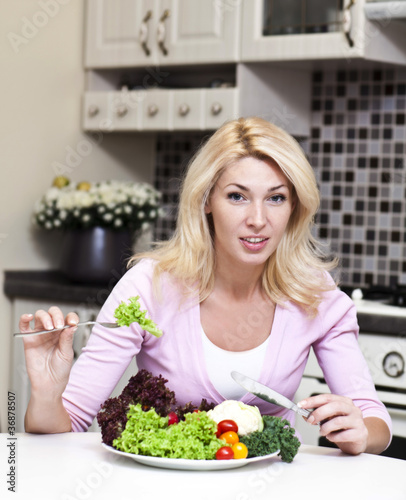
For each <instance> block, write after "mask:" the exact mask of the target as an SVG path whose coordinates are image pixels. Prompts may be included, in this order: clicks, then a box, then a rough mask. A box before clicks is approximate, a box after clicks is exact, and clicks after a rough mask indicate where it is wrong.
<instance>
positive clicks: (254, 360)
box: [201, 328, 269, 400]
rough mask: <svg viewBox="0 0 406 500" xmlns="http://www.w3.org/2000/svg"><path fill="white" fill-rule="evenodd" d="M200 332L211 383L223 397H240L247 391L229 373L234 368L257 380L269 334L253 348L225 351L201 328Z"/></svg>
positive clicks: (236, 398)
mask: <svg viewBox="0 0 406 500" xmlns="http://www.w3.org/2000/svg"><path fill="white" fill-rule="evenodd" d="M201 332H202V342H203V351H204V358H205V362H206V367H207V373H208V374H209V378H210V381H211V383H212V384H213V385H214V387H215V388H216V390H217V392H219V393H220V394H221V395H222V396H223V397H224V398H225V399H234V400H239V399H241V398H242V396H243V395H244V394H245V393H246V392H247V391H245V390H244V389H243V388H242V387H241V386H240V385H238V384H237V382H235V381H234V380H233V379H232V378H231V375H230V373H231V372H232V371H233V370H236V371H238V372H241V373H243V374H244V375H247V376H248V377H251V378H253V379H254V380H258V378H259V376H260V374H261V370H262V366H263V364H264V360H265V352H266V348H267V347H268V342H269V336H268V337H267V339H266V340H265V341H264V342H263V343H262V344H260V345H259V346H258V347H254V349H249V350H248V351H238V352H234V351H226V350H225V349H221V348H220V347H218V346H216V345H215V344H213V342H211V341H210V340H209V339H208V337H207V336H206V334H205V333H204V330H203V328H202V329H201Z"/></svg>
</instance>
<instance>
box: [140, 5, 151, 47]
mask: <svg viewBox="0 0 406 500" xmlns="http://www.w3.org/2000/svg"><path fill="white" fill-rule="evenodd" d="M151 17H152V11H151V10H149V11H148V12H147V13H146V14H145V17H144V19H143V20H142V23H141V27H140V42H141V47H142V50H143V51H144V52H145V55H146V56H149V55H150V54H151V51H150V50H149V47H148V45H147V42H148V21H149V20H150V19H151Z"/></svg>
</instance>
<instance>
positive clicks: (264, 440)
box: [240, 415, 300, 462]
mask: <svg viewBox="0 0 406 500" xmlns="http://www.w3.org/2000/svg"><path fill="white" fill-rule="evenodd" d="M263 420H264V430H263V431H255V432H251V433H250V434H247V435H245V436H241V437H240V441H241V442H242V443H244V444H245V446H246V447H247V448H248V458H251V457H260V456H264V455H269V454H270V453H274V452H275V451H277V450H280V452H279V455H280V457H281V459H282V460H283V461H284V462H292V460H293V459H294V458H295V455H296V454H297V452H298V450H299V447H300V441H299V440H298V438H297V437H296V436H295V429H293V428H292V427H291V425H290V423H289V421H288V420H284V419H281V418H280V417H272V416H271V415H264V416H263Z"/></svg>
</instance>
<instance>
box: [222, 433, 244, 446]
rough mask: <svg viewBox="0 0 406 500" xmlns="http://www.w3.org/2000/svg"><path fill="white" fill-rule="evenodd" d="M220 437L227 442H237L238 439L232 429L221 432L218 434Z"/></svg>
mask: <svg viewBox="0 0 406 500" xmlns="http://www.w3.org/2000/svg"><path fill="white" fill-rule="evenodd" d="M220 439H222V440H223V441H225V442H226V443H228V444H234V443H238V441H239V440H240V438H239V437H238V434H237V433H236V432H234V431H227V432H223V434H221V435H220Z"/></svg>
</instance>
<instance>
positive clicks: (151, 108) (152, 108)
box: [148, 104, 159, 116]
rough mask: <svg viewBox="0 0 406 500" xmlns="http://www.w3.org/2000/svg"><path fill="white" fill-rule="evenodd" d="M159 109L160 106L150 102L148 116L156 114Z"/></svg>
mask: <svg viewBox="0 0 406 500" xmlns="http://www.w3.org/2000/svg"><path fill="white" fill-rule="evenodd" d="M158 111H159V108H158V106H157V105H156V104H150V105H149V106H148V116H155V115H156V114H157V113H158Z"/></svg>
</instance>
